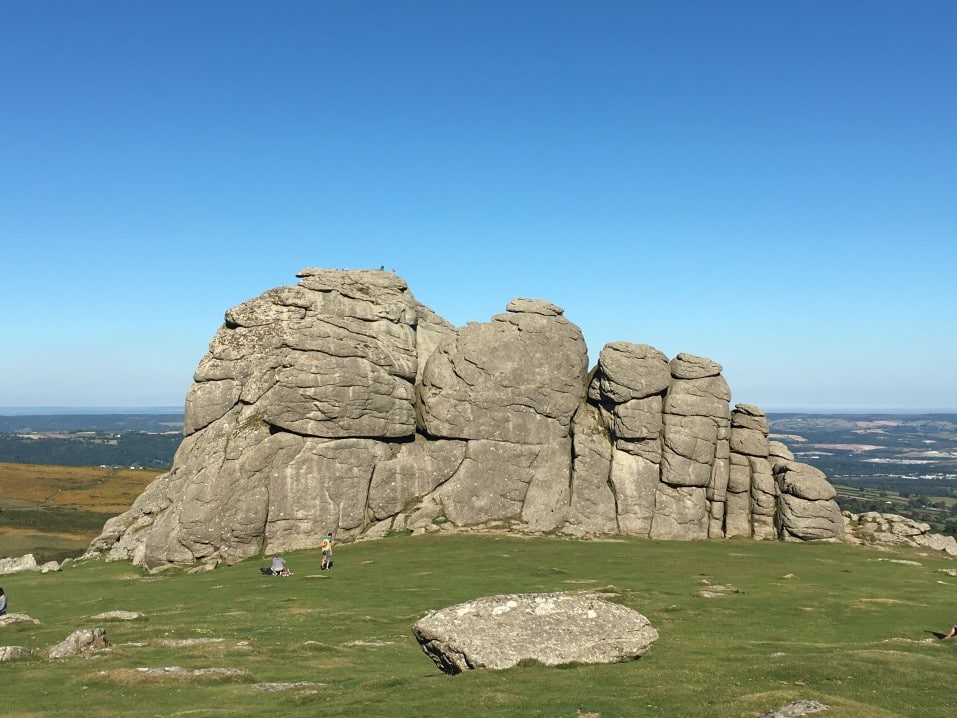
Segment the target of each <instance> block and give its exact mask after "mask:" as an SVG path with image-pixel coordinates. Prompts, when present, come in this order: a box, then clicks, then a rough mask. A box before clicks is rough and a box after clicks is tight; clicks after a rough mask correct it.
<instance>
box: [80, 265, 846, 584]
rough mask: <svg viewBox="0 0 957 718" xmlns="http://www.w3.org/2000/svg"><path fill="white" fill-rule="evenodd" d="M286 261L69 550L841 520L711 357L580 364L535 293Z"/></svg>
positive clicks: (811, 524) (685, 532) (162, 549)
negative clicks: (734, 397)
mask: <svg viewBox="0 0 957 718" xmlns="http://www.w3.org/2000/svg"><path fill="white" fill-rule="evenodd" d="M297 276H298V277H299V283H298V284H296V285H294V286H286V287H279V288H276V289H271V290H269V291H267V292H265V293H263V294H262V295H260V296H259V297H257V298H255V299H252V300H250V301H248V302H245V303H243V304H241V305H239V306H237V307H234V308H232V309H230V310H228V311H227V312H226V315H225V322H224V324H223V325H222V327H221V328H220V329H219V331H218V332H217V333H216V335H215V336H214V337H213V339H212V341H211V343H210V345H209V350H208V352H207V354H206V355H205V356H204V357H203V359H202V361H201V362H200V364H199V367H198V368H197V370H196V373H195V375H194V384H193V386H192V387H191V388H190V390H189V392H188V394H187V396H186V412H185V428H184V434H185V436H184V439H183V442H182V444H181V445H180V447H179V449H178V451H177V452H176V455H175V458H174V461H173V467H172V469H171V470H170V471H169V472H168V473H166V474H164V475H162V476H160V477H159V478H157V479H156V481H155V482H153V483H152V484H151V485H150V486H149V487H148V488H147V489H146V490H145V491H144V492H143V494H142V495H141V496H140V497H139V498H138V499H137V500H136V501H135V502H134V504H133V505H132V507H131V508H130V509H129V510H128V511H126V512H125V513H123V514H121V515H119V516H116V517H114V518H112V519H110V520H109V521H108V522H107V524H106V525H105V526H104V529H103V532H102V534H101V535H100V536H99V537H98V538H97V539H95V540H94V541H93V543H92V544H91V546H90V549H89V551H88V553H87V555H93V556H105V557H107V558H108V559H111V560H132V561H133V562H134V563H135V564H137V565H141V566H144V567H147V568H149V569H151V570H158V569H162V568H164V567H167V566H170V565H185V564H193V563H196V562H202V563H205V564H209V565H213V564H216V563H219V562H226V563H235V562H238V561H241V560H243V559H246V558H249V557H252V556H257V555H261V554H262V553H273V552H283V551H290V550H296V549H304V548H312V547H315V546H317V545H318V543H319V541H320V540H321V538H322V537H323V536H324V535H325V534H326V533H327V532H329V531H332V532H334V533H335V534H336V536H337V539H338V540H340V541H348V540H355V539H359V538H361V537H375V536H381V535H384V534H386V533H388V532H390V531H405V530H412V531H413V532H416V531H419V532H420V531H429V530H437V529H439V528H441V527H444V528H452V529H455V528H494V529H503V530H511V531H519V532H528V533H545V532H547V533H554V534H565V535H570V536H595V535H606V534H627V535H633V536H643V537H650V538H656V539H675V540H691V539H706V538H725V537H734V536H742V537H749V538H754V539H784V540H809V539H841V538H842V537H843V533H844V521H843V518H842V516H841V513H840V510H839V508H838V506H837V504H836V503H835V502H834V495H835V492H834V489H833V488H832V487H831V485H830V484H829V483H828V482H827V480H826V478H825V477H824V475H823V474H822V473H821V472H819V471H818V470H816V469H814V468H813V467H810V466H808V465H806V464H801V463H798V462H796V461H794V458H793V456H791V454H790V453H789V452H788V451H787V449H786V448H785V447H783V445H780V444H777V443H776V442H769V441H768V423H767V419H766V418H765V415H764V412H762V411H761V409H759V408H758V407H756V406H753V405H751V404H737V405H736V406H735V407H733V408H732V407H731V406H730V405H729V402H730V398H731V391H730V389H729V387H728V384H727V382H726V381H725V379H724V377H723V376H722V375H721V371H722V367H721V365H720V364H718V363H717V362H715V361H712V360H710V359H707V358H704V357H699V356H694V355H691V354H678V355H677V356H675V357H673V358H670V359H669V358H668V357H667V356H665V355H664V354H663V353H662V352H660V351H658V350H657V349H655V348H654V347H652V346H649V345H646V344H632V343H628V342H614V343H611V344H608V345H606V346H604V347H603V348H602V349H601V351H600V353H599V356H598V362H597V364H596V366H595V367H593V368H592V369H591V370H589V367H588V358H587V357H588V355H587V350H586V347H585V341H584V338H583V336H582V333H581V330H580V329H579V328H578V327H577V326H576V325H575V324H574V323H572V322H571V321H569V320H568V319H567V318H566V317H565V314H564V311H563V309H562V308H561V307H558V306H555V305H554V304H552V303H550V302H547V301H543V300H538V299H526V298H517V299H513V300H512V301H511V302H509V303H508V304H507V306H506V307H505V311H504V312H503V313H501V314H498V315H496V316H494V317H492V318H491V320H489V321H487V322H470V323H469V324H467V325H466V326H464V327H458V328H456V327H454V326H452V325H451V324H450V323H448V322H447V321H445V320H444V319H442V318H441V317H440V316H439V315H438V314H436V313H435V312H434V311H432V310H431V309H429V308H428V307H426V306H425V305H423V304H421V303H420V302H419V301H417V300H416V299H415V297H414V296H413V295H412V293H411V292H410V291H409V288H408V286H407V285H406V283H405V281H404V280H403V279H402V278H400V277H398V276H396V275H394V274H392V273H389V272H384V271H377V270H333V269H305V270H303V271H301V272H299V273H298V275H297Z"/></svg>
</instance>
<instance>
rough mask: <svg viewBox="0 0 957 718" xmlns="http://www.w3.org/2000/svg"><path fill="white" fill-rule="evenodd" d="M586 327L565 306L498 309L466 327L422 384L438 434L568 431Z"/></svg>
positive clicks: (528, 435)
mask: <svg viewBox="0 0 957 718" xmlns="http://www.w3.org/2000/svg"><path fill="white" fill-rule="evenodd" d="M586 361H587V355H586V349H585V341H584V338H583V337H582V335H581V330H580V329H579V328H578V327H577V326H575V325H574V324H572V323H571V322H569V321H568V320H567V319H565V317H564V316H562V315H560V314H554V315H548V316H546V315H543V314H540V313H530V312H527V311H512V312H508V313H506V314H499V315H497V316H496V317H494V318H493V320H492V321H491V322H487V323H481V324H480V323H473V324H470V325H468V326H466V327H464V328H462V329H459V330H458V331H457V332H456V334H455V335H454V337H453V338H451V339H449V340H448V341H446V342H443V343H442V344H441V345H440V346H439V347H438V348H436V350H435V352H434V353H433V354H432V356H431V357H430V359H429V361H428V363H427V364H426V367H425V370H424V372H423V376H422V386H421V387H420V388H419V397H420V408H421V417H422V425H423V427H424V429H425V431H426V432H427V433H428V434H430V435H431V436H434V437H444V438H450V439H480V440H494V441H508V442H517V443H522V444H542V443H546V442H549V441H552V440H555V439H559V438H563V437H567V436H568V434H569V426H570V424H571V418H572V415H573V414H574V413H575V411H576V410H577V409H578V405H579V403H580V402H581V397H582V393H583V391H584V386H585V375H586Z"/></svg>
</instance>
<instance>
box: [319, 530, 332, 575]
mask: <svg viewBox="0 0 957 718" xmlns="http://www.w3.org/2000/svg"><path fill="white" fill-rule="evenodd" d="M319 550H320V551H322V566H321V569H322V570H323V571H325V570H327V569H330V568H332V532H331V531H330V532H329V533H327V534H326V537H325V538H324V539H322V542H321V543H320V544H319Z"/></svg>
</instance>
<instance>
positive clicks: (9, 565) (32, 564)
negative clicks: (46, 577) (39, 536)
mask: <svg viewBox="0 0 957 718" xmlns="http://www.w3.org/2000/svg"><path fill="white" fill-rule="evenodd" d="M39 568H40V567H39V566H37V560H36V558H34V556H33V554H32V553H28V554H24V555H23V556H20V557H18V558H0V576H6V575H8V574H13V573H23V572H24V571H38V570H39Z"/></svg>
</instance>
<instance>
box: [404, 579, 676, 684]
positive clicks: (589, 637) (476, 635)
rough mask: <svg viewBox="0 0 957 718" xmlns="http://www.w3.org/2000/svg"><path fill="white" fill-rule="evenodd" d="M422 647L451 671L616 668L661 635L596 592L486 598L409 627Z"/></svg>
mask: <svg viewBox="0 0 957 718" xmlns="http://www.w3.org/2000/svg"><path fill="white" fill-rule="evenodd" d="M412 632H413V633H414V634H415V637H416V639H417V640H418V641H419V644H420V645H421V646H422V650H424V651H425V653H426V654H427V655H428V656H429V658H431V659H432V660H433V661H434V662H435V664H436V665H437V666H438V667H439V668H440V669H441V670H443V671H445V672H446V673H461V672H462V671H465V670H469V669H473V668H493V669H502V668H510V667H512V666H514V665H515V664H517V663H519V662H520V661H522V660H525V659H534V660H536V661H538V662H540V663H543V664H545V665H548V666H556V665H561V664H565V663H619V662H621V661H629V660H635V659H637V658H640V657H641V656H643V655H644V654H645V653H646V652H647V651H648V649H649V648H651V644H652V643H654V642H655V641H656V640H658V631H656V630H655V629H654V628H653V627H652V625H651V623H650V622H649V621H648V619H647V618H645V617H644V616H643V615H642V614H640V613H638V612H637V611H635V610H633V609H630V608H628V607H626V606H621V605H619V604H617V603H611V602H609V601H606V600H605V599H603V598H602V597H601V596H600V595H597V594H565V593H522V594H506V595H499V596H486V597H483V598H477V599H475V600H472V601H466V602H465V603H460V604H458V605H455V606H450V607H448V608H443V609H441V610H439V611H433V612H432V613H430V614H429V615H427V616H425V617H424V618H422V619H420V620H419V621H418V622H416V623H415V625H413V626H412Z"/></svg>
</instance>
